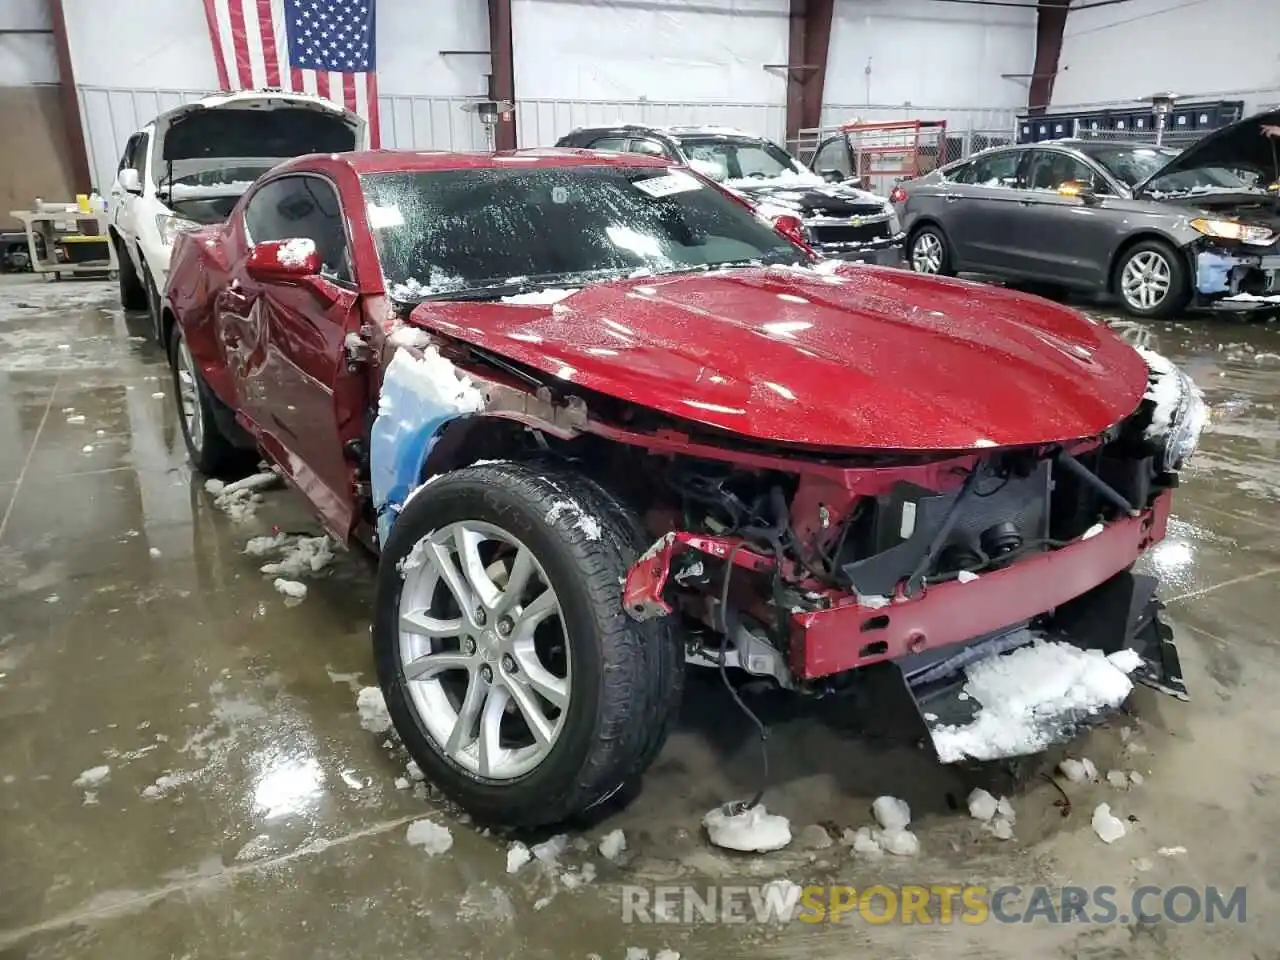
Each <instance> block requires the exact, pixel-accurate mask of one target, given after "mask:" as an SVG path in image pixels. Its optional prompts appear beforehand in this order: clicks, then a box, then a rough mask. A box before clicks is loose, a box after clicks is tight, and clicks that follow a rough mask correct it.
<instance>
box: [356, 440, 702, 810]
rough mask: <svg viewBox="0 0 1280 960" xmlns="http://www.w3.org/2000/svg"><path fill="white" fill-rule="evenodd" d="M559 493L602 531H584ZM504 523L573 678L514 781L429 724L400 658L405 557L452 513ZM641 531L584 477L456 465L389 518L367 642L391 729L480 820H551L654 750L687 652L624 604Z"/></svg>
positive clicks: (585, 805)
mask: <svg viewBox="0 0 1280 960" xmlns="http://www.w3.org/2000/svg"><path fill="white" fill-rule="evenodd" d="M566 498H569V499H571V500H573V501H576V502H577V503H578V504H579V505H581V507H582V509H583V511H585V512H586V513H588V514H590V515H591V516H593V517H594V519H595V520H596V521H597V522H598V523H599V525H600V533H599V536H598V538H597V539H592V538H591V537H590V536H588V533H587V532H586V531H585V530H584V529H582V526H581V524H580V523H579V522H578V520H579V516H578V514H577V512H576V511H555V510H552V507H553V505H555V504H556V503H557V502H561V501H564V500H565V499H566ZM466 520H471V521H478V522H483V523H487V524H491V525H493V526H495V527H498V528H501V529H502V530H504V531H505V532H507V533H508V534H510V535H511V536H513V537H515V538H516V539H518V540H519V541H520V542H521V543H523V544H524V545H525V546H526V547H527V548H528V549H529V550H530V551H532V553H533V554H534V556H535V557H536V558H537V560H538V563H539V564H540V565H541V566H542V569H543V571H544V572H545V574H546V578H547V580H548V582H549V583H550V584H551V586H552V587H553V588H554V590H555V592H556V596H557V598H558V599H559V602H560V612H561V622H562V624H563V626H564V628H565V631H566V633H567V635H568V639H569V643H568V646H569V654H568V656H569V657H570V662H571V664H572V671H573V672H572V676H573V683H572V687H571V692H570V699H569V703H568V706H567V707H566V708H565V715H564V718H563V727H562V728H561V730H560V733H559V736H558V737H557V738H556V740H555V742H554V744H553V745H552V746H551V748H550V750H549V752H548V753H547V755H546V756H545V758H543V759H542V760H541V762H539V763H538V765H537V766H535V767H533V768H532V769H530V770H528V771H526V772H524V773H522V774H521V775H519V776H517V777H513V778H511V779H507V780H500V781H499V780H492V779H486V778H482V777H480V776H479V775H478V774H475V773H473V772H471V771H470V770H468V769H466V768H464V767H463V766H462V765H460V764H459V763H457V762H456V761H455V760H454V759H452V758H451V757H450V756H448V755H447V754H446V753H445V752H444V750H443V749H442V748H441V747H440V746H439V745H438V743H437V741H436V740H435V739H434V738H433V737H432V735H431V734H430V733H429V732H428V730H427V728H426V726H425V725H424V723H423V721H422V719H421V717H420V716H419V713H418V710H417V708H416V707H415V705H414V703H413V700H412V698H411V697H410V695H409V690H408V681H406V680H405V677H404V667H403V664H402V661H401V657H400V652H399V609H400V596H401V591H402V589H403V586H404V580H403V579H402V575H401V572H400V569H399V568H400V565H401V561H402V560H403V559H404V558H405V557H406V556H407V555H408V554H409V552H410V551H411V550H412V549H413V547H414V546H415V545H416V544H417V543H418V542H419V541H420V540H421V539H423V538H424V537H425V536H426V535H428V534H429V533H431V532H433V531H435V530H437V529H440V528H441V527H444V526H447V525H448V524H451V523H456V522H459V521H466ZM640 543H641V540H640V537H639V534H638V525H637V524H636V523H635V521H634V518H633V517H632V516H631V515H629V513H628V512H627V511H626V509H625V508H624V507H622V506H621V504H619V503H618V501H617V500H615V499H614V498H613V497H612V496H611V495H610V494H608V493H607V492H606V491H604V490H603V489H602V488H601V487H599V486H598V485H596V484H595V483H594V482H592V481H591V480H588V479H587V478H585V477H583V476H581V475H580V474H577V473H574V472H572V471H570V470H566V469H563V468H560V467H552V466H548V465H544V464H518V463H498V464H485V465H481V466H474V467H465V468H463V469H461V470H457V471H454V472H453V473H450V474H447V475H446V476H443V477H441V478H440V479H439V480H436V481H434V482H433V483H432V484H431V485H430V486H429V487H427V488H426V489H424V490H423V491H422V492H421V493H420V494H418V495H417V496H415V497H414V498H413V499H412V500H411V501H410V503H409V505H408V506H407V507H406V508H405V509H404V511H403V512H402V513H401V514H400V516H399V517H398V519H397V520H396V523H395V526H394V527H393V529H392V533H391V536H390V537H389V538H388V541H387V543H386V546H385V549H384V550H383V552H382V557H381V562H380V565H379V570H378V585H377V595H376V599H375V613H374V629H373V646H374V657H375V660H376V663H377V671H378V680H379V682H380V684H381V686H382V690H383V694H384V695H385V697H386V701H387V708H388V711H389V712H390V714H391V718H392V720H393V722H394V724H395V728H396V731H397V732H398V733H399V735H400V738H401V740H402V741H403V742H404V744H405V747H406V749H408V751H409V754H410V756H412V757H413V759H414V760H415V761H416V762H417V763H418V765H419V766H420V767H421V768H422V770H423V771H424V772H425V774H426V775H427V777H428V779H430V780H431V781H432V782H433V783H435V784H436V785H437V786H439V787H440V789H441V790H443V791H444V792H445V793H446V794H447V795H448V796H449V797H450V798H451V799H453V800H454V801H456V802H457V803H459V804H460V805H461V806H463V807H464V808H465V809H467V810H468V811H469V812H470V813H471V814H472V815H473V816H474V817H476V818H477V819H478V820H480V821H482V822H488V823H493V824H500V825H503V826H510V827H537V826H546V825H549V824H554V823H560V822H563V821H565V820H567V819H570V818H572V817H575V816H578V815H580V814H583V813H585V812H586V811H589V810H591V809H592V808H593V807H596V806H598V805H600V804H601V803H603V802H604V801H606V800H608V799H609V798H611V797H613V796H614V795H615V794H617V793H618V792H619V791H620V790H621V789H622V788H623V787H624V786H626V785H627V784H629V783H631V782H633V781H634V779H635V778H636V777H637V776H638V775H639V774H641V773H642V772H643V770H644V768H645V767H647V766H648V765H649V763H651V762H652V761H653V759H654V758H655V757H656V755H657V753H658V752H659V750H661V748H662V744H663V742H664V741H665V739H666V736H667V732H668V731H669V730H670V727H671V724H672V722H673V720H674V718H675V716H676V714H677V713H678V707H679V698H680V694H681V691H682V689H683V678H684V671H683V651H682V649H681V647H680V644H679V640H678V638H677V635H676V633H675V630H674V628H673V626H672V625H671V623H670V622H669V620H668V618H662V619H659V620H651V621H648V622H646V623H637V622H635V621H634V620H632V619H631V618H630V617H629V616H627V614H626V613H625V612H624V611H623V609H622V588H621V580H622V577H623V575H624V574H625V572H626V569H627V567H628V566H629V565H630V564H631V563H632V562H633V561H634V559H635V558H636V557H637V556H638V555H639V550H640V549H641V547H640Z"/></svg>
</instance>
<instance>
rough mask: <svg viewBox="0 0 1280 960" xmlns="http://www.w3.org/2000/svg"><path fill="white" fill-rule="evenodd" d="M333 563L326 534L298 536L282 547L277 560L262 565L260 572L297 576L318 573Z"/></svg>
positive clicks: (331, 549) (294, 578) (294, 577)
mask: <svg viewBox="0 0 1280 960" xmlns="http://www.w3.org/2000/svg"><path fill="white" fill-rule="evenodd" d="M331 563H333V543H332V542H331V541H330V540H329V538H328V537H327V536H321V537H298V538H297V539H296V540H295V541H294V542H293V543H290V544H287V545H286V546H285V547H284V548H283V553H282V555H281V557H280V559H279V560H276V561H274V562H272V563H266V564H263V565H262V572H263V573H265V574H267V575H268V576H273V577H274V576H279V577H288V578H289V579H292V580H296V579H297V578H298V577H301V576H304V575H306V574H311V573H319V572H320V571H321V570H323V569H324V568H325V567H327V566H329V565H330V564H331Z"/></svg>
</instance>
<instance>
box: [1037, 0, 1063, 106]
mask: <svg viewBox="0 0 1280 960" xmlns="http://www.w3.org/2000/svg"><path fill="white" fill-rule="evenodd" d="M1070 2H1071V0H1041V2H1040V5H1039V6H1038V7H1037V8H1036V59H1035V66H1033V67H1032V68H1031V85H1030V87H1029V88H1028V89H1027V112H1028V113H1030V114H1031V115H1033V116H1038V115H1040V114H1043V113H1044V112H1045V110H1047V109H1048V107H1049V102H1050V101H1051V100H1052V99H1053V81H1054V80H1055V79H1056V78H1057V76H1058V60H1059V58H1060V57H1061V56H1062V34H1063V31H1064V30H1065V29H1066V26H1067V8H1068V7H1069V6H1070Z"/></svg>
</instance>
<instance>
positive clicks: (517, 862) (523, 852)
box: [507, 840, 533, 873]
mask: <svg viewBox="0 0 1280 960" xmlns="http://www.w3.org/2000/svg"><path fill="white" fill-rule="evenodd" d="M532 859H533V854H532V853H530V852H529V848H528V847H526V846H525V845H524V844H523V843H521V842H520V841H519V840H517V841H515V842H514V843H512V844H511V846H509V847H507V873H515V872H516V871H517V870H519V869H520V868H521V867H523V866H524V865H525V864H526V863H528V862H529V861H530V860H532Z"/></svg>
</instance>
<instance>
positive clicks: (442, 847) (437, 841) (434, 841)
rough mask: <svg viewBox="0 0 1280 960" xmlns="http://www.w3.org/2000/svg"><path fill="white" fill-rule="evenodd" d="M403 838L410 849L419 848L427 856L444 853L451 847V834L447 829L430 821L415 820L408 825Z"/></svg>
mask: <svg viewBox="0 0 1280 960" xmlns="http://www.w3.org/2000/svg"><path fill="white" fill-rule="evenodd" d="M404 838H405V839H406V840H408V841H409V845H410V846H412V847H421V848H422V849H423V850H424V851H425V852H426V854H427V855H428V856H431V857H434V856H436V855H437V854H441V853H444V852H445V851H446V850H448V849H449V848H450V847H452V846H453V834H452V833H450V832H449V828H448V827H445V826H442V825H440V824H438V823H435V822H433V821H431V820H415V821H414V822H413V823H411V824H409V829H408V830H407V831H406V832H405V836H404Z"/></svg>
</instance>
